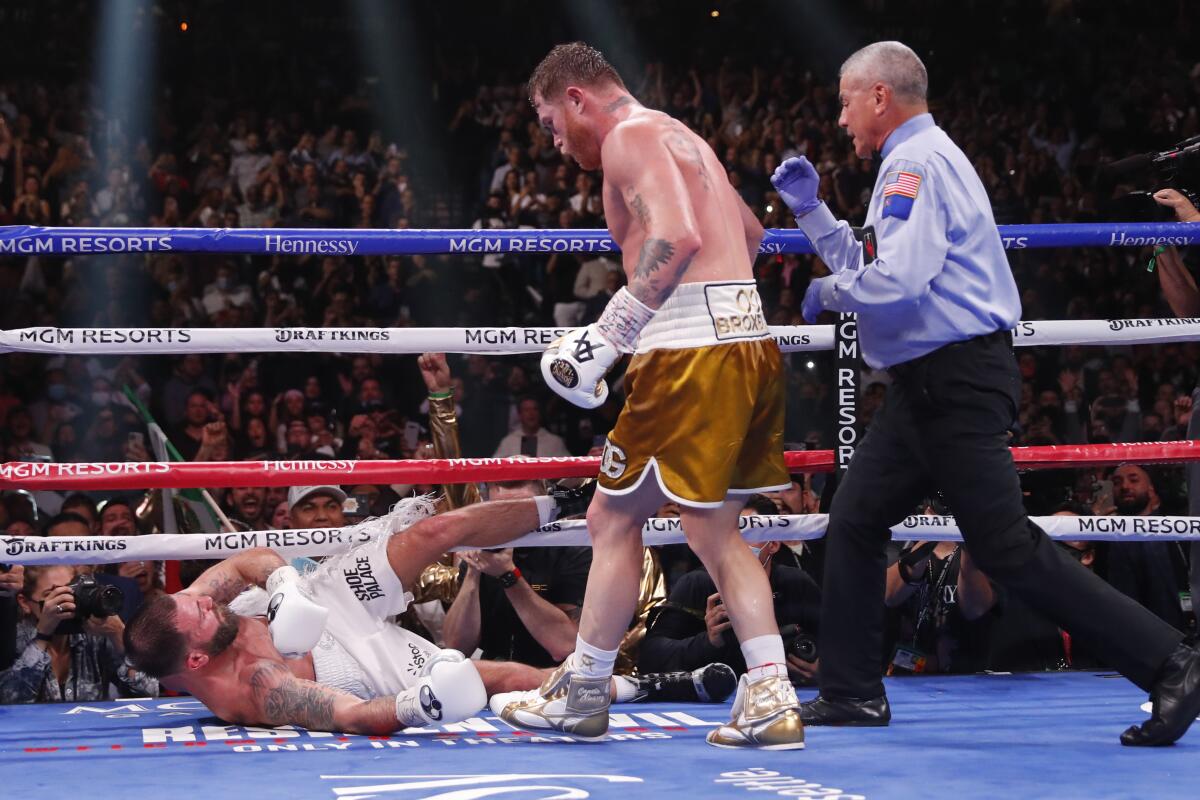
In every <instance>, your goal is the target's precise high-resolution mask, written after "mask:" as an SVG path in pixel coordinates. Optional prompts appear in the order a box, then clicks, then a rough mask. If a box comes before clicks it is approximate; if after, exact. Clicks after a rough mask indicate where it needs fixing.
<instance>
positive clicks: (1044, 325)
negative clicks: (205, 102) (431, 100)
mask: <svg viewBox="0 0 1200 800" xmlns="http://www.w3.org/2000/svg"><path fill="white" fill-rule="evenodd" d="M567 330H568V329H567V328H47V327H38V328H18V329H14V330H6V331H0V353H4V352H9V353H61V354H65V355H105V354H108V355H164V354H176V355H182V354H187V353H382V354H415V353H428V352H437V353H483V354H492V355H505V354H516V353H541V352H542V351H543V350H545V349H546V347H547V346H548V345H549V344H550V343H551V342H553V341H554V340H555V339H557V338H558V337H560V336H562V335H563V334H565V333H566V332H567ZM771 332H772V334H774V336H775V339H776V341H778V342H779V347H780V349H781V350H782V351H783V352H785V353H799V352H814V351H819V350H832V349H833V326H832V325H779V326H774V327H772V328H771ZM1196 340H1200V319H1190V318H1189V319H1113V320H1104V319H1088V320H1046V321H1038V322H1021V323H1018V324H1017V327H1016V328H1015V329H1014V330H1013V343H1014V344H1015V345H1017V346H1018V347H1037V346H1045V345H1073V344H1080V345H1131V344H1165V343H1168V342H1191V341H1196Z"/></svg>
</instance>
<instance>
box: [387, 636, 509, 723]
mask: <svg viewBox="0 0 1200 800" xmlns="http://www.w3.org/2000/svg"><path fill="white" fill-rule="evenodd" d="M486 705H487V690H486V689H484V688H483V678H481V677H479V670H477V669H476V668H475V662H473V661H471V660H469V659H467V658H466V657H464V656H463V654H462V653H460V652H458V651H457V650H442V651H440V652H439V653H438V654H437V655H436V656H434V657H433V658H432V659H431V660H430V662H429V663H428V664H427V665H426V666H425V668H424V669H423V670H422V677H421V680H420V681H419V682H418V683H417V685H416V686H411V687H409V688H408V689H405V690H404V691H403V692H400V693H399V694H398V695H396V720H397V721H398V722H399V723H400V724H401V725H402V726H404V727H405V728H421V727H424V726H426V725H447V724H450V723H452V722H462V721H463V720H464V719H467V718H468V717H471V716H472V715H474V714H477V713H479V711H480V710H482V709H483V707H484V706H486Z"/></svg>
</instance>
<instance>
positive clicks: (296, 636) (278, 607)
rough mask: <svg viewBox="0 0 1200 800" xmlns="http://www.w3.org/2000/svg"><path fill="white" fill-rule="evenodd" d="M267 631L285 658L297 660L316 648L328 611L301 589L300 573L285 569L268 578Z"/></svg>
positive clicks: (276, 571) (291, 568)
mask: <svg viewBox="0 0 1200 800" xmlns="http://www.w3.org/2000/svg"><path fill="white" fill-rule="evenodd" d="M266 588H267V594H268V595H270V600H269V601H268V602H267V629H268V630H270V631H271V641H272V642H274V644H275V648H276V649H277V650H279V652H280V654H282V655H283V656H284V657H285V658H295V657H296V656H300V655H304V654H305V653H307V652H310V651H311V650H312V649H313V648H314V647H316V646H317V642H318V641H320V639H321V633H322V632H323V631H324V630H325V619H326V618H327V617H328V616H329V609H327V608H325V607H324V606H320V605H317V604H316V603H314V602H313V601H312V600H311V599H310V598H309V597H308V595H307V594H305V592H304V590H303V589H301V588H300V573H298V572H296V568H295V567H292V566H290V565H289V566H283V567H280V568H279V569H277V570H275V571H274V572H272V573H271V576H270V577H269V578H267V587H266Z"/></svg>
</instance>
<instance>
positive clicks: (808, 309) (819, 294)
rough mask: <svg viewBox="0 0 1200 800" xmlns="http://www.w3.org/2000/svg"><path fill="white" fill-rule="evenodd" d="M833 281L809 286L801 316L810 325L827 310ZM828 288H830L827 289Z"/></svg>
mask: <svg viewBox="0 0 1200 800" xmlns="http://www.w3.org/2000/svg"><path fill="white" fill-rule="evenodd" d="M789 160H790V159H789ZM833 279H834V276H833V275H826V276H825V277H824V278H817V279H815V280H814V281H812V283H810V284H808V291H806V292H805V293H804V302H803V303H801V304H800V314H801V315H802V316H803V317H804V321H805V322H807V323H808V324H809V325H812V324H815V323H816V321H817V317H819V316H820V315H821V312H822V311H824V310H825V298H824V297H823V290H824V291H832V289H833V283H832V281H833ZM826 286H828V287H829V288H828V289H826V288H825V287H826Z"/></svg>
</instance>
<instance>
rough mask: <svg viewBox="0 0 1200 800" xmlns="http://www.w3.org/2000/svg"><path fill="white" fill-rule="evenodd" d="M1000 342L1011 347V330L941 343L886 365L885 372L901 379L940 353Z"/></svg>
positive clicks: (893, 377)
mask: <svg viewBox="0 0 1200 800" xmlns="http://www.w3.org/2000/svg"><path fill="white" fill-rule="evenodd" d="M1000 342H1003V343H1004V344H1006V345H1007V346H1009V347H1012V343H1013V336H1012V331H1010V330H1008V329H1007V328H1002V329H1001V330H998V331H992V332H991V333H985V334H984V335H983V336H975V337H973V338H971V339H964V340H962V341H961V342H951V343H950V344H945V345H942V346H941V347H939V348H938V349H936V350H931V351H930V352H928V353H926V354H925V355H923V356H917V357H916V358H914V359H912V360H911V361H905V362H903V363H900V364H896V365H894V366H891V367H888V368H887V374H888V375H891V376H892V379H893V380H896V381H903V380H905V379H906V378H908V377H909V376H911V375H913V374H914V373H916V372H917V371H919V370H920V369H921V368H922V367H924V366H925V365H926V364H928V363H929V362H930V361H931V360H933V359H934V358H936V357H937V356H938V355H939V354H941V353H946V352H951V351H954V350H966V349H968V348H972V347H980V346H987V345H993V344H999V343H1000Z"/></svg>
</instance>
